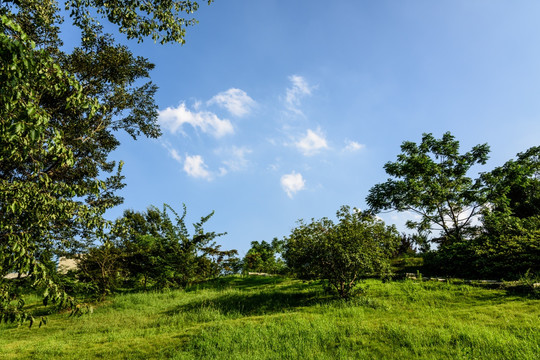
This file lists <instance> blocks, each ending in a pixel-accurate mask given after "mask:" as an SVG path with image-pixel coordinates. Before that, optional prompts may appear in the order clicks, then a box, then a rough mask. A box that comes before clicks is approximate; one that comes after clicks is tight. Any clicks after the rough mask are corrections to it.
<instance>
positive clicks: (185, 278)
mask: <svg viewBox="0 0 540 360" xmlns="http://www.w3.org/2000/svg"><path fill="white" fill-rule="evenodd" d="M170 214H172V216H173V218H171V215H170ZM213 214H214V212H212V213H210V214H209V215H207V216H204V217H202V218H201V220H200V221H199V222H197V223H195V224H193V226H194V233H193V235H190V234H189V232H188V229H187V226H186V224H185V217H186V207H185V205H184V208H183V213H182V215H179V214H178V213H177V212H176V211H174V209H172V208H171V207H170V206H169V205H167V204H164V205H163V209H162V210H159V209H158V208H156V207H153V206H152V207H149V208H148V209H147V210H146V212H144V213H139V212H134V211H131V210H127V211H125V212H124V216H123V217H122V218H120V219H118V220H117V221H116V224H115V226H114V228H113V231H112V234H111V236H114V237H115V238H116V242H117V243H118V247H119V249H120V250H121V252H122V254H123V259H122V262H123V267H124V269H125V271H126V273H127V276H128V277H129V278H130V279H132V280H135V279H139V278H141V277H142V280H143V284H144V287H145V288H146V285H147V283H148V281H151V282H153V283H154V284H156V285H157V286H159V287H166V286H187V285H190V284H192V283H194V282H198V281H201V280H206V279H209V278H212V277H216V276H218V275H219V274H220V273H221V272H222V270H223V266H224V265H225V264H226V263H225V262H226V260H227V259H228V258H230V257H232V256H233V255H235V254H236V253H237V251H236V250H221V245H218V244H217V243H216V241H215V239H216V238H217V237H220V236H222V235H224V234H225V233H216V232H206V231H204V229H203V226H204V224H205V223H206V222H207V221H208V220H210V218H211V217H212V216H213Z"/></svg>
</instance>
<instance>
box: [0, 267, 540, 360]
mask: <svg viewBox="0 0 540 360" xmlns="http://www.w3.org/2000/svg"><path fill="white" fill-rule="evenodd" d="M365 286H366V288H367V289H366V292H365V294H364V295H362V296H359V297H356V298H353V299H352V300H350V301H342V300H336V299H332V298H330V297H328V296H327V295H325V293H324V292H323V291H322V286H321V285H320V284H318V283H302V282H299V281H293V280H288V279H283V278H277V277H276V278H273V277H260V278H259V277H244V278H241V277H229V278H224V279H218V280H217V281H214V282H209V283H206V284H201V285H199V286H198V287H194V288H190V289H187V290H185V291H168V292H152V293H135V294H125V295H120V296H116V297H114V298H112V299H111V300H110V301H108V302H106V303H104V304H101V305H97V306H96V308H95V311H94V312H93V313H92V314H89V315H85V316H82V317H78V318H69V317H68V315H67V314H58V315H53V316H50V319H49V324H48V325H47V326H45V327H42V328H39V329H38V328H33V329H28V328H26V327H19V328H17V327H15V326H14V325H5V324H4V325H1V326H0V358H1V359H4V358H5V359H27V358H39V359H62V358H64V359H95V358H107V359H111V358H112V359H115V358H118V359H154V358H172V359H277V358H279V359H449V358H451V359H520V360H521V359H539V358H540V321H539V318H540V300H535V299H532V298H527V297H526V296H523V297H520V296H515V295H509V294H507V293H506V292H505V291H504V290H497V289H484V288H478V287H472V286H469V285H456V284H446V283H429V282H424V283H418V282H412V281H403V282H391V283H381V282H380V281H376V280H369V281H367V282H366V284H365Z"/></svg>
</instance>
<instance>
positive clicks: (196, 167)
mask: <svg viewBox="0 0 540 360" xmlns="http://www.w3.org/2000/svg"><path fill="white" fill-rule="evenodd" d="M184 171H185V172H186V173H187V174H188V175H189V176H191V177H194V178H198V179H206V180H211V179H212V174H211V173H210V171H208V167H207V166H206V164H205V163H204V160H203V158H202V156H201V155H193V156H190V155H187V154H186V160H185V161H184Z"/></svg>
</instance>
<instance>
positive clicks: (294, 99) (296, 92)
mask: <svg viewBox="0 0 540 360" xmlns="http://www.w3.org/2000/svg"><path fill="white" fill-rule="evenodd" d="M289 80H290V81H291V83H292V87H290V88H287V93H286V97H285V104H286V106H287V109H289V110H290V111H292V112H294V113H297V114H299V115H302V111H301V110H300V109H299V107H300V99H301V98H303V97H304V96H307V95H311V90H312V89H313V87H311V86H309V84H308V83H307V81H306V80H305V79H304V78H303V77H302V76H298V75H291V76H289Z"/></svg>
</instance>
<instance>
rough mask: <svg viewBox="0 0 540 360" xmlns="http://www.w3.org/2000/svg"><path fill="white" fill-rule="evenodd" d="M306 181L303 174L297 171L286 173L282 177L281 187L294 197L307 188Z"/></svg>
mask: <svg viewBox="0 0 540 360" xmlns="http://www.w3.org/2000/svg"><path fill="white" fill-rule="evenodd" d="M305 185H306V182H305V181H304V178H303V177H302V174H300V173H298V174H297V173H295V172H294V171H293V172H292V173H290V174H285V175H283V176H282V177H281V187H282V188H283V190H284V191H285V192H286V193H287V196H288V197H290V198H291V199H292V197H293V195H294V194H296V193H297V192H298V191H300V190H303V189H304V188H305Z"/></svg>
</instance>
